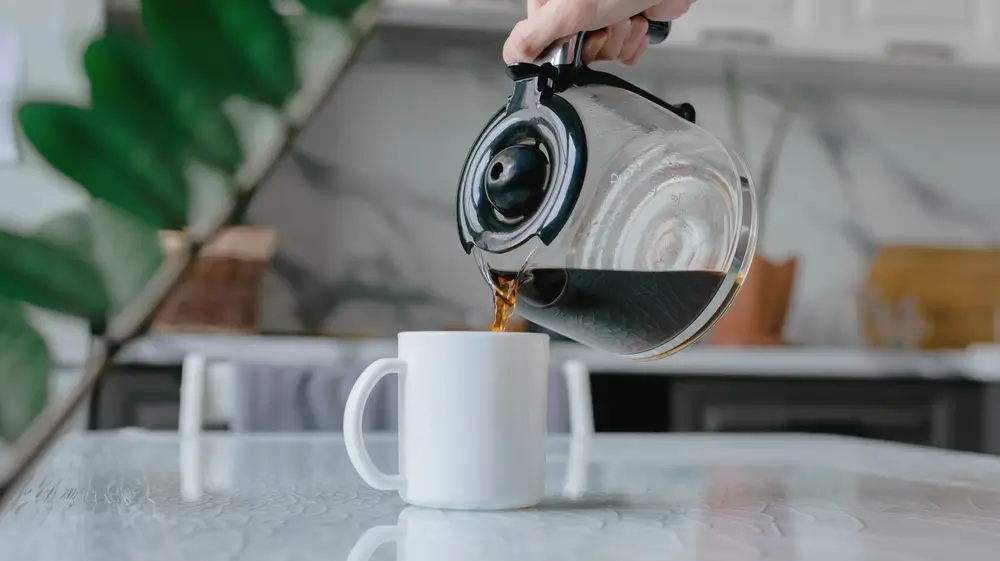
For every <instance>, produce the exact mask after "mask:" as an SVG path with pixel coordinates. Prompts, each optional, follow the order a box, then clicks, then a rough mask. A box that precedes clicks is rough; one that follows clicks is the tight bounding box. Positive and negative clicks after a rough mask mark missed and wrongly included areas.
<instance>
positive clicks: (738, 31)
mask: <svg viewBox="0 0 1000 561" xmlns="http://www.w3.org/2000/svg"><path fill="white" fill-rule="evenodd" d="M813 4H814V1H813V0H705V1H703V2H697V3H695V4H694V5H693V6H692V7H691V10H690V12H689V13H688V14H687V15H685V16H684V17H683V19H681V20H679V21H678V22H677V25H675V28H674V31H673V34H672V35H673V37H672V40H674V41H682V42H685V43H701V44H706V45H710V46H729V47H738V46H747V47H752V48H769V47H773V46H775V45H784V44H785V42H786V41H787V39H788V38H789V37H793V36H794V35H795V34H796V33H800V32H802V31H805V30H807V29H809V28H811V27H813V25H814V23H813V20H812V10H811V8H812V5H813Z"/></svg>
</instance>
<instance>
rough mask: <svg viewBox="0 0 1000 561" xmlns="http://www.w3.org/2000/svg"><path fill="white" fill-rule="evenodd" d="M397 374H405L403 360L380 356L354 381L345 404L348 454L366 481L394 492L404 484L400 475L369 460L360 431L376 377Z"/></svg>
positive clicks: (345, 436) (376, 380) (379, 488)
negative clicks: (384, 470)
mask: <svg viewBox="0 0 1000 561" xmlns="http://www.w3.org/2000/svg"><path fill="white" fill-rule="evenodd" d="M393 373H395V374H396V375H398V376H403V375H404V374H406V361H404V360H402V359H399V358H383V359H379V360H376V361H375V362H373V363H371V365H370V366H369V367H368V368H365V371H364V372H362V373H361V376H358V380H357V381H356V382H354V387H352V388H351V393H350V394H349V395H348V396H347V403H346V405H345V406H344V444H345V445H346V446H347V457H348V458H350V460H351V464H353V465H354V469H355V470H357V472H358V475H360V476H361V479H364V481H365V483H367V484H368V485H371V486H372V487H373V488H375V489H378V490H380V491H395V490H398V489H400V488H402V487H403V483H404V480H403V476H402V475H400V474H388V473H385V472H383V471H381V470H380V469H378V468H377V467H375V463H374V462H372V457H371V456H370V455H369V454H368V449H367V448H365V440H364V436H362V434H361V422H362V419H363V418H364V414H365V404H367V403H368V398H369V396H371V394H372V390H373V389H375V386H376V385H377V384H378V383H379V380H381V379H382V378H384V377H385V376H386V375H388V374H393Z"/></svg>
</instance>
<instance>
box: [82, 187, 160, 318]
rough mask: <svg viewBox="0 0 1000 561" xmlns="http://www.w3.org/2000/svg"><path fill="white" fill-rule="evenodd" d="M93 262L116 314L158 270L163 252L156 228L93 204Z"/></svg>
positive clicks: (100, 202)
mask: <svg viewBox="0 0 1000 561" xmlns="http://www.w3.org/2000/svg"><path fill="white" fill-rule="evenodd" d="M90 222H91V224H90V228H91V231H92V232H93V259H94V263H95V265H96V267H97V270H98V272H99V274H100V275H101V279H102V280H103V284H104V286H105V287H107V293H108V296H109V298H110V300H111V306H112V312H113V313H115V314H117V313H118V312H120V311H121V310H123V309H124V308H125V307H126V306H128V304H129V303H131V302H132V301H133V300H134V299H135V298H136V297H137V296H138V295H139V294H140V293H142V291H143V290H145V289H146V287H147V285H148V284H149V281H150V280H151V279H152V278H153V276H154V275H156V273H157V271H159V270H160V265H161V264H162V263H163V249H162V247H161V245H160V239H159V234H158V232H157V230H156V229H154V228H151V227H149V226H148V225H147V224H145V223H143V222H141V221H139V220H137V219H136V218H135V217H133V216H130V215H128V214H125V213H123V212H121V211H119V210H118V209H116V208H114V207H112V206H110V205H107V204H105V203H103V202H102V201H94V202H93V204H91V206H90Z"/></svg>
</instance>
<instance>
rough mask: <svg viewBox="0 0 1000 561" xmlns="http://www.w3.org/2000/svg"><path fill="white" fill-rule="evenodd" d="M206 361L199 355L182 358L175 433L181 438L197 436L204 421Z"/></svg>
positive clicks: (206, 383)
mask: <svg viewBox="0 0 1000 561" xmlns="http://www.w3.org/2000/svg"><path fill="white" fill-rule="evenodd" d="M207 370H208V359H206V358H205V357H204V356H202V355H199V354H190V355H187V356H186V357H184V364H183V365H182V367H181V402H180V414H179V419H178V423H177V432H178V433H179V434H180V436H181V437H185V436H197V435H198V434H200V433H201V430H202V427H203V425H204V420H205V389H206V386H207V385H208V380H207V379H206V378H207Z"/></svg>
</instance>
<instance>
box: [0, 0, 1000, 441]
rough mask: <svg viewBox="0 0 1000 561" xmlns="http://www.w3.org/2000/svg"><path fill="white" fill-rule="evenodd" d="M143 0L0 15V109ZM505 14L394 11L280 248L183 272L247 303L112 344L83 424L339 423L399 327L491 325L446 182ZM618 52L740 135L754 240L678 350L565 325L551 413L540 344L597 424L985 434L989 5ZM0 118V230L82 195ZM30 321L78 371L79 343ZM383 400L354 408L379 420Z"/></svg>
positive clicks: (996, 253) (847, 13)
mask: <svg viewBox="0 0 1000 561" xmlns="http://www.w3.org/2000/svg"><path fill="white" fill-rule="evenodd" d="M136 4H137V3H136V2H135V1H134V0H108V2H107V3H103V2H98V1H96V0H34V1H33V2H30V3H28V4H25V5H19V6H18V8H17V10H16V11H15V10H14V9H13V7H11V8H10V9H6V8H5V10H4V12H3V14H2V18H0V30H4V31H6V33H5V34H0V46H4V47H3V49H0V51H2V50H4V49H7V54H3V53H0V54H3V57H2V58H0V68H3V64H2V62H3V61H6V64H7V66H8V67H9V68H11V69H14V72H12V73H9V74H10V75H9V76H2V75H0V89H2V90H4V91H3V92H0V93H2V94H3V97H2V99H0V102H5V103H6V102H9V100H10V99H12V97H13V96H16V95H17V92H19V91H24V90H26V89H30V90H32V91H39V90H42V91H53V92H54V93H58V94H59V95H61V96H65V95H73V96H80V98H81V99H83V98H84V97H85V95H86V94H85V92H86V86H85V82H84V79H83V77H82V72H81V71H80V68H79V52H80V49H81V45H82V44H83V41H84V40H86V39H87V38H88V37H89V36H90V35H92V34H93V33H94V31H95V30H96V29H98V28H99V27H100V26H102V25H109V26H119V27H134V26H136V24H137V17H136ZM522 13H523V1H522V0H513V1H508V0H476V1H472V0H469V1H463V0H451V1H445V0H394V1H392V2H389V3H388V4H387V6H386V10H385V14H384V20H383V23H382V24H381V25H380V26H379V28H378V29H377V31H376V33H375V34H374V36H373V37H372V38H371V40H370V41H369V43H368V44H367V46H366V47H365V48H364V49H363V52H362V53H361V56H360V59H359V61H358V63H357V64H356V65H355V66H354V68H353V69H352V70H351V71H350V73H349V75H348V76H347V77H346V79H345V80H344V82H343V83H342V85H341V87H340V88H339V90H338V91H337V92H336V93H335V95H334V97H333V99H332V100H331V101H330V103H329V104H328V105H327V106H326V108H325V109H324V110H323V111H322V112H321V113H320V114H319V115H318V117H317V118H316V120H315V122H314V123H313V125H312V126H311V128H310V129H309V130H308V131H307V133H306V134H305V135H304V138H303V139H302V141H301V142H300V144H299V145H298V146H297V148H296V149H295V150H294V152H293V154H291V156H290V157H289V158H287V159H286V161H284V162H283V164H282V165H281V168H280V170H279V172H278V173H277V174H276V176H275V177H274V178H273V181H272V182H271V184H270V185H269V187H268V188H267V189H266V190H265V191H264V192H263V193H262V194H261V195H260V196H259V197H258V198H257V200H256V202H255V204H254V206H253V208H252V209H251V211H250V218H251V220H250V222H251V223H252V225H253V226H254V227H256V228H259V230H257V233H260V232H266V233H268V234H269V235H270V234H273V235H274V239H275V240H276V245H275V248H274V251H273V252H272V253H268V254H267V255H266V256H264V257H263V258H262V259H263V264H265V265H266V267H263V266H262V267H260V271H261V272H262V274H260V275H254V274H249V276H240V275H239V274H236V273H231V274H230V273H225V272H224V271H223V272H222V273H218V272H217V274H214V276H213V273H212V269H210V268H206V269H204V270H203V272H204V275H202V277H203V278H201V280H196V281H192V282H193V283H201V286H200V288H199V287H198V286H194V285H192V288H191V291H192V294H195V296H192V298H195V299H197V298H201V299H202V302H203V303H204V301H206V300H205V299H206V298H209V299H210V298H211V297H213V296H212V295H213V294H214V297H217V298H220V299H227V301H228V302H229V303H228V304H227V305H236V306H238V307H240V306H241V307H242V308H241V309H242V310H244V311H245V312H246V313H243V314H242V315H240V318H242V319H239V320H234V321H230V320H226V319H222V320H219V319H218V318H215V319H214V320H213V319H212V318H208V319H206V316H205V315H204V314H202V316H199V315H198V313H197V311H195V312H183V310H181V311H177V310H175V313H176V314H179V316H183V315H184V314H185V313H188V314H189V315H188V316H186V317H181V318H180V319H178V317H179V316H178V317H174V318H166V321H164V322H163V324H162V325H160V327H159V329H160V331H162V332H163V333H160V334H157V335H154V336H151V337H149V338H148V339H147V340H145V341H142V342H141V343H140V344H139V345H137V346H136V348H134V349H132V350H131V352H129V353H126V358H125V359H124V360H123V361H122V363H121V364H119V365H118V367H117V368H116V370H115V372H114V373H113V376H111V377H110V379H109V380H108V381H107V382H106V383H105V384H103V385H102V387H101V388H100V390H99V391H98V392H97V393H96V394H95V395H94V396H93V399H92V400H91V403H90V404H89V405H88V409H87V411H82V412H81V413H80V416H79V423H78V426H79V427H80V428H90V429H108V428H118V427H122V426H142V427H147V428H154V429H165V430H176V429H177V427H178V424H180V425H184V423H185V422H187V423H189V425H190V426H195V425H196V426H197V427H199V428H201V427H204V428H207V429H213V430H214V429H227V428H228V429H232V430H285V429H294V430H299V429H303V428H316V429H330V430H333V429H336V428H338V425H337V417H338V415H339V412H338V410H337V404H338V403H342V400H343V399H344V397H346V390H347V389H348V388H349V387H350V382H352V381H353V377H356V376H357V374H358V373H359V372H360V370H361V369H362V368H363V367H364V366H365V365H366V364H367V363H368V362H369V361H370V360H372V359H374V358H379V357H380V356H391V355H392V353H393V352H394V350H393V344H394V343H393V338H394V336H395V334H396V333H397V332H398V331H400V330H424V329H455V328H468V329H484V328H486V327H487V326H488V325H489V322H490V320H491V315H490V314H491V310H492V300H491V291H490V290H489V288H488V287H487V285H486V284H485V282H484V281H483V280H482V278H481V277H480V275H479V272H478V270H477V268H476V266H475V264H474V263H473V261H472V259H471V258H469V257H468V256H467V255H465V254H464V252H462V250H461V248H460V247H459V244H458V242H457V238H456V232H455V216H454V204H455V192H456V182H457V179H458V176H459V173H460V167H461V164H462V163H463V161H464V158H465V156H466V153H467V150H468V149H469V147H470V145H471V143H472V142H473V140H474V139H475V138H476V136H477V134H478V133H479V130H480V129H481V127H482V126H483V125H484V123H485V122H486V120H487V119H488V118H489V117H490V116H491V115H492V114H493V112H495V111H496V110H497V109H498V108H499V107H501V105H502V104H503V103H504V101H505V99H506V96H507V95H508V93H509V92H510V89H511V84H510V81H509V80H508V79H507V78H506V76H505V75H504V65H503V61H502V59H501V56H500V47H501V45H502V43H503V39H504V37H505V33H506V31H507V30H509V29H510V27H511V26H512V25H513V24H514V23H515V22H516V21H518V20H519V19H520V18H521V17H522ZM4 36H6V37H8V38H11V37H13V38H14V39H8V40H7V41H6V42H4V40H3V37H4ZM612 71H613V72H617V73H620V74H621V75H622V76H624V77H626V78H628V79H630V80H632V81H634V82H636V83H637V84H639V85H640V86H642V87H644V88H646V89H648V90H649V91H651V92H653V93H655V94H657V95H660V96H661V97H663V98H664V99H666V100H667V101H670V102H672V103H680V102H690V103H692V104H694V106H695V108H696V109H697V111H698V122H699V124H701V125H702V126H704V127H706V128H707V129H709V130H710V131H711V132H713V133H714V134H716V135H718V136H720V137H721V138H723V139H726V140H727V141H728V142H730V143H732V144H733V145H735V146H737V147H739V148H740V150H741V151H742V152H743V153H744V155H745V157H746V159H747V160H748V163H749V164H750V166H751V169H752V171H753V173H754V174H755V179H757V180H758V182H759V183H761V188H762V189H766V190H767V193H766V197H764V200H765V204H764V206H763V208H762V215H761V220H762V235H761V241H760V245H759V247H758V259H757V261H756V262H755V264H754V269H753V271H752V273H751V276H750V277H749V279H748V281H747V285H746V286H745V288H744V289H743V291H742V292H741V294H740V298H739V300H738V301H737V304H736V305H734V309H733V311H732V312H731V313H730V315H729V316H727V318H726V320H724V323H723V324H722V325H720V326H719V327H718V328H717V329H716V332H715V333H712V334H711V336H710V337H709V338H708V339H709V340H707V341H704V342H703V343H701V344H699V345H697V346H695V347H693V348H691V349H689V350H687V351H685V352H683V353H681V354H679V355H677V356H675V357H671V358H668V359H666V360H663V361H659V362H654V363H642V364H635V363H627V362H625V361H620V360H616V359H613V358H612V357H606V356H603V355H600V354H599V353H596V352H594V351H589V350H586V349H584V348H582V347H579V346H576V345H575V344H572V343H557V344H554V347H553V348H554V351H553V352H554V359H553V360H554V366H553V370H554V374H553V382H552V384H551V387H552V388H553V392H552V393H553V396H552V399H551V400H550V401H551V402H552V412H551V415H550V417H551V418H550V428H551V429H552V430H560V429H561V428H566V427H568V424H569V422H570V421H569V414H568V412H567V411H566V410H567V399H568V398H567V397H566V395H565V393H566V390H565V389H564V385H563V383H562V380H561V379H560V378H559V372H560V368H561V363H560V364H556V362H557V360H558V361H564V360H573V359H577V360H579V363H577V364H582V365H583V366H584V367H585V369H586V372H587V373H589V377H590V378H589V379H590V388H591V391H592V395H593V398H592V403H591V405H592V408H593V411H592V419H593V424H594V426H595V428H596V430H599V431H604V430H607V431H709V430H711V431H764V432H767V431H807V432H825V433H837V434H848V435H857V436H866V437H872V438H884V439H888V440H897V441H901V442H913V443H922V444H930V445H934V446H941V447H946V448H955V449H964V450H982V451H989V452H994V453H1000V390H998V389H997V388H998V387H1000V386H998V385H997V384H1000V350H998V349H1000V346H998V347H994V346H992V345H991V343H993V342H994V341H1000V218H998V216H1000V186H998V184H997V183H998V179H997V176H998V175H997V162H998V156H997V150H998V147H1000V0H952V1H951V2H947V3H944V2H939V1H937V0H700V1H699V2H698V3H697V4H696V5H695V6H694V8H693V9H692V11H691V12H690V13H689V14H688V15H687V16H685V17H684V18H683V19H681V20H679V21H678V22H677V24H676V26H675V28H674V32H673V34H672V36H671V37H670V38H669V39H668V40H667V41H666V42H665V43H663V44H661V45H658V46H656V47H654V48H651V49H650V50H649V51H648V52H647V54H646V55H645V57H644V59H643V61H642V62H641V63H640V64H639V65H638V66H637V67H634V68H627V69H626V68H622V67H618V68H615V69H614V70H612ZM5 100H6V101H5ZM8 114H9V110H8V109H7V108H4V110H3V111H2V112H0V115H3V116H6V115H8ZM8 128H9V127H8V126H7V125H5V124H4V123H3V122H2V121H0V133H3V134H4V135H7V136H6V139H5V138H0V156H3V157H4V158H5V159H4V160H3V162H2V165H0V190H4V191H5V193H4V195H3V200H4V201H12V202H14V203H15V205H14V207H12V208H4V209H0V213H2V214H3V217H4V219H8V220H12V221H15V222H23V223H35V222H41V221H44V220H47V219H50V218H51V217H53V216H57V215H58V214H59V213H60V212H64V211H66V210H67V209H72V208H73V207H74V206H75V205H78V204H80V198H79V196H78V195H77V193H76V192H73V191H69V190H67V189H66V188H65V185H64V183H63V181H62V180H61V179H60V178H58V177H56V176H55V175H53V174H52V173H51V172H49V171H48V170H46V169H45V168H44V167H43V166H42V165H41V164H40V163H39V162H38V161H37V160H36V159H34V156H33V155H31V154H26V153H22V154H18V155H13V154H12V153H11V154H8V153H7V152H5V147H10V150H11V151H15V150H14V147H16V143H12V142H11V140H10V139H11V138H12V137H11V136H10V133H7V132H5V131H7V130H8ZM767 170H770V171H767ZM768 176H770V177H771V178H772V179H773V181H762V179H764V178H765V177H768ZM15 193H16V194H15ZM251 233H253V232H251ZM209 266H210V264H209V263H206V267H209ZM248 270H251V271H252V270H253V267H249V269H248ZM265 272H266V273H265ZM226 274H229V275H230V276H226ZM220 275H221V276H220ZM213 279H214V280H213ZM219 279H222V280H219ZM258 281H259V282H258ZM213 283H215V284H213ZM220 283H221V284H220ZM258 285H259V286H258ZM213 286H215V287H216V288H215V289H214V290H215V292H213V288H212V287H213ZM220 286H221V287H222V288H221V289H220V288H219V287H220ZM199 294H200V295H201V296H198V295H199ZM234 294H235V295H236V296H234ZM205 295H208V296H205ZM234 299H235V300H234ZM234 302H235V303H234ZM180 308H183V306H180ZM208 315H211V314H208ZM47 319H48V320H49V321H47V322H46V324H47V326H48V327H49V330H48V332H47V335H48V336H49V342H50V345H51V346H53V348H54V350H55V352H56V354H57V355H58V356H59V357H60V360H61V362H62V367H63V369H64V370H65V372H66V376H65V380H72V377H73V372H75V370H76V369H77V368H78V367H79V365H80V363H81V361H82V360H83V357H84V356H85V352H86V332H85V330H83V329H82V327H81V326H78V325H73V324H71V323H68V322H66V321H63V320H60V319H58V318H47ZM525 328H530V326H525ZM206 331H207V332H208V333H205V332H206ZM352 376H353V377H352ZM321 378H322V379H324V380H327V381H326V382H320V381H318V380H320V379H321ZM330 380H334V381H333V382H331V381H330ZM65 383H70V382H65ZM387 386H391V384H387ZM303 388H305V390H304V389H303ZM303 391H304V392H306V393H308V394H309V395H310V396H312V397H309V398H308V399H307V398H302V396H301V394H302V392H303ZM383 394H384V395H382V397H380V398H379V399H381V400H382V410H383V411H384V412H385V414H384V415H382V417H384V418H376V419H372V420H371V427H372V428H373V429H387V430H392V429H393V428H394V425H393V423H394V418H393V413H392V410H393V409H394V405H393V403H394V393H393V392H392V391H391V390H389V389H387V390H385V391H384V392H383ZM182 395H183V396H184V398H183V399H182ZM316 396H320V397H316ZM185 400H187V401H186V402H185ZM265 409H267V410H268V412H266V413H265V412H263V411H264V410H265ZM305 410H309V411H311V412H310V413H309V414H308V415H306V414H305V413H303V411H305ZM275 411H277V412H275ZM303 415H305V416H307V417H310V418H309V419H305V420H303ZM321 417H322V418H321ZM185 419H187V420H185ZM323 419H327V420H328V422H327V421H324V420H323ZM191 423H193V424H191Z"/></svg>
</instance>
